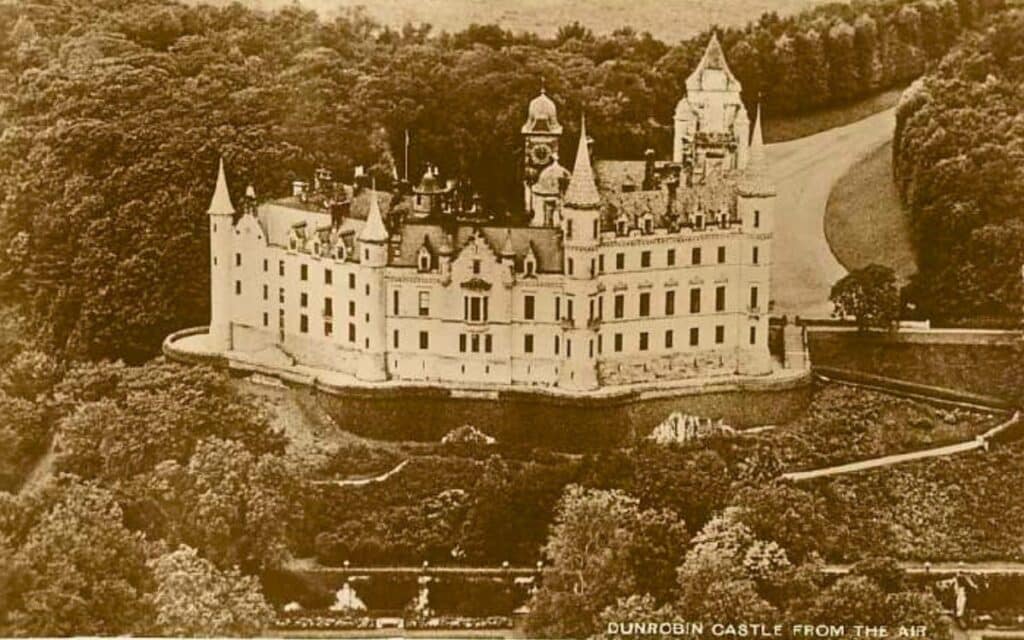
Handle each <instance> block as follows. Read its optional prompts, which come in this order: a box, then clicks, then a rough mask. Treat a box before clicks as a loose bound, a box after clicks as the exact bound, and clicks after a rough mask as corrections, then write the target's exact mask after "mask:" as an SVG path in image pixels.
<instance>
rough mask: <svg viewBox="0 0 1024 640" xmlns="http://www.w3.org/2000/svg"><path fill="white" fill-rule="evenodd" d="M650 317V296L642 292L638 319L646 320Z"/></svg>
mask: <svg viewBox="0 0 1024 640" xmlns="http://www.w3.org/2000/svg"><path fill="white" fill-rule="evenodd" d="M649 315H651V294H650V293H647V292H644V293H641V294H640V317H641V318H646V317H647V316H649Z"/></svg>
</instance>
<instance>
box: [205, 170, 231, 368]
mask: <svg viewBox="0 0 1024 640" xmlns="http://www.w3.org/2000/svg"><path fill="white" fill-rule="evenodd" d="M207 213H208V214H209V216H210V329H209V335H208V340H209V341H210V345H209V346H210V348H211V349H213V350H216V351H221V352H223V351H230V350H231V348H232V340H231V298H232V295H233V292H232V283H231V279H232V266H231V265H232V264H233V263H232V261H231V250H232V233H231V232H232V229H233V219H234V215H235V207H234V205H232V204H231V194H230V193H228V182H227V178H226V177H225V176H224V158H223V157H222V158H221V159H220V164H219V166H218V168H217V184H216V186H215V187H214V190H213V198H212V199H211V200H210V208H209V210H208V211H207Z"/></svg>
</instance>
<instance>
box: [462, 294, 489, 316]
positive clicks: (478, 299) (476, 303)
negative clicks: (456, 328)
mask: <svg viewBox="0 0 1024 640" xmlns="http://www.w3.org/2000/svg"><path fill="white" fill-rule="evenodd" d="M462 319H463V320H468V321H470V322H487V298H486V297H483V296H464V297H463V299H462Z"/></svg>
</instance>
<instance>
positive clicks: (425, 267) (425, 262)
mask: <svg viewBox="0 0 1024 640" xmlns="http://www.w3.org/2000/svg"><path fill="white" fill-rule="evenodd" d="M416 262H417V264H418V265H419V270H420V271H421V272H422V271H430V252H429V251H427V248H426V247H421V248H420V252H419V255H418V257H417V260H416Z"/></svg>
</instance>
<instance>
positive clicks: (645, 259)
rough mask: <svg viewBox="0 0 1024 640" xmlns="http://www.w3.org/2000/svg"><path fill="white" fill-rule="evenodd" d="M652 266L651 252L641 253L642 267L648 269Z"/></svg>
mask: <svg viewBox="0 0 1024 640" xmlns="http://www.w3.org/2000/svg"><path fill="white" fill-rule="evenodd" d="M649 266H651V252H650V251H641V252H640V267H641V268H647V267H649Z"/></svg>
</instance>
